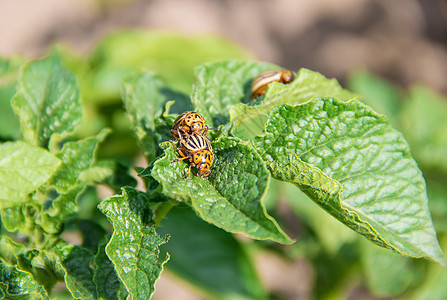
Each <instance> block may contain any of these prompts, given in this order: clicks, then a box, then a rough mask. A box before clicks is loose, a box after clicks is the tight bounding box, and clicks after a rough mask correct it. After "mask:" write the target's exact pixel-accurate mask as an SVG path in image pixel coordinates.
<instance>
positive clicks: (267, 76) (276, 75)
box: [251, 69, 295, 101]
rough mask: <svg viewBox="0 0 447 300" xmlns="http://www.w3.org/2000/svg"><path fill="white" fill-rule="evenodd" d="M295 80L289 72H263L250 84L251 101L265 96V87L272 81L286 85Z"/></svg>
mask: <svg viewBox="0 0 447 300" xmlns="http://www.w3.org/2000/svg"><path fill="white" fill-rule="evenodd" d="M294 79H295V75H293V72H292V71H290V70H286V69H283V70H269V71H264V72H262V73H261V74H259V75H258V76H256V78H255V79H254V80H253V82H252V84H251V92H252V97H251V101H253V100H254V99H256V98H258V97H259V96H262V95H264V94H265V91H266V90H267V86H268V85H269V84H270V83H272V82H273V81H276V82H279V83H283V84H288V83H291V82H292V81H293V80H294Z"/></svg>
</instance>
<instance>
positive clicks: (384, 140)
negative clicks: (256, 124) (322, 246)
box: [254, 99, 446, 265]
mask: <svg viewBox="0 0 447 300" xmlns="http://www.w3.org/2000/svg"><path fill="white" fill-rule="evenodd" d="M254 144H255V146H256V147H257V149H259V151H260V153H261V155H262V157H263V158H264V160H265V161H266V162H267V164H268V166H269V168H270V169H271V171H272V174H273V176H274V177H275V178H277V179H280V180H284V181H288V182H292V183H294V184H295V185H297V186H298V187H299V188H300V189H301V190H303V191H304V192H305V193H306V194H307V195H308V196H309V197H310V198H311V199H312V200H314V201H315V202H317V203H318V204H319V205H320V206H322V207H323V208H324V209H325V210H327V211H328V212H329V213H330V214H332V215H333V216H334V217H335V218H337V219H338V220H339V221H341V222H343V223H344V224H345V225H347V226H349V227H350V228H351V229H353V230H355V231H357V232H359V233H361V234H363V235H364V236H366V237H367V238H368V239H370V240H371V241H373V242H374V243H376V244H378V245H379V246H382V247H385V248H389V249H391V250H394V251H396V252H398V253H400V254H404V255H408V256H413V257H427V258H431V259H433V260H435V261H437V262H439V263H441V264H443V265H446V261H445V259H444V257H443V254H442V251H441V249H440V247H439V244H438V242H437V238H436V232H435V231H434V228H433V224H432V220H431V217H430V212H429V211H428V205H427V194H426V186H425V182H424V179H423V177H422V174H421V171H420V170H419V169H418V167H417V165H416V162H415V161H414V160H413V158H412V157H411V154H410V152H409V148H408V145H407V143H406V142H405V140H404V139H403V137H402V135H401V134H400V133H399V132H397V131H396V130H394V129H392V128H391V126H390V124H389V122H388V120H387V119H385V118H384V117H383V116H381V115H378V114H376V113H375V112H374V111H372V110H371V109H370V108H369V107H367V106H365V105H363V104H362V103H361V102H360V101H357V100H353V101H349V102H343V101H340V100H334V99H315V100H313V101H310V102H308V103H305V104H302V105H297V106H295V107H293V106H289V105H281V106H278V107H276V108H275V109H274V110H273V111H272V113H271V115H270V119H269V121H268V123H267V125H266V128H265V135H264V136H260V137H256V138H255V141H254Z"/></svg>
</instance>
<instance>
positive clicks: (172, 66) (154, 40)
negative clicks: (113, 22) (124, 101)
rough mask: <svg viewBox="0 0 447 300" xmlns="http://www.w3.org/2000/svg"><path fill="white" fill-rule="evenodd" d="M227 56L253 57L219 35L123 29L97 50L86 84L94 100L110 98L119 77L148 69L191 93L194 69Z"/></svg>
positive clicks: (103, 42)
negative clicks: (103, 96)
mask: <svg viewBox="0 0 447 300" xmlns="http://www.w3.org/2000/svg"><path fill="white" fill-rule="evenodd" d="M228 57H231V58H242V59H247V58H250V57H251V55H249V54H248V52H247V51H246V50H244V49H242V48H240V47H239V46H237V45H236V44H234V43H232V42H229V41H228V40H227V39H224V38H222V37H219V36H213V35H202V36H186V35H184V34H178V33H173V32H166V31H147V30H134V29H133V30H121V31H118V32H116V33H113V34H111V35H109V36H107V37H106V38H105V39H103V40H102V41H101V43H100V44H99V45H98V47H97V48H96V49H95V50H94V53H93V55H92V58H91V64H92V65H94V66H98V67H97V68H96V69H94V70H93V71H94V72H91V74H88V75H90V76H87V78H86V79H85V84H86V85H88V86H87V87H89V86H90V87H89V88H88V89H87V90H93V91H95V92H96V93H95V94H92V95H91V96H92V98H95V97H94V96H101V94H102V95H106V96H108V97H109V98H110V96H111V95H112V94H115V95H118V94H119V90H116V87H117V86H119V82H120V76H122V75H123V74H126V73H129V72H130V71H132V70H135V69H145V70H153V71H154V72H156V73H157V74H158V75H159V76H160V77H161V79H163V80H164V81H166V82H167V83H169V85H170V86H172V87H173V88H174V89H175V90H179V91H181V92H183V93H185V94H189V93H190V91H191V85H192V83H193V73H192V70H193V68H194V66H196V65H199V64H202V63H205V62H208V61H212V60H216V59H221V58H228ZM114 74H117V75H115V76H114ZM92 85H94V86H93V87H91V86H92ZM99 92H101V94H99V95H98V93H99ZM107 92H108V93H107ZM96 98H97V97H96Z"/></svg>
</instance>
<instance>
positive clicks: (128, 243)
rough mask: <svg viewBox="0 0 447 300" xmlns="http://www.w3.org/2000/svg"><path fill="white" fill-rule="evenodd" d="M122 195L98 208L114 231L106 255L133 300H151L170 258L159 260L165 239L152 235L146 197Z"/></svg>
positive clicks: (132, 192)
mask: <svg viewBox="0 0 447 300" xmlns="http://www.w3.org/2000/svg"><path fill="white" fill-rule="evenodd" d="M122 191H123V194H122V195H116V196H112V197H110V198H108V199H106V200H104V201H102V202H101V203H100V204H99V206H98V208H99V209H100V210H101V211H102V212H103V213H104V214H105V215H106V216H107V218H108V219H109V220H110V221H111V222H112V224H113V228H114V231H113V235H112V237H111V239H110V241H109V243H108V244H107V246H106V253H107V256H108V257H109V259H110V260H111V261H112V263H113V264H114V265H115V270H116V272H117V274H118V277H119V278H120V280H121V282H122V283H123V284H124V285H125V286H126V288H127V291H128V292H129V294H130V295H131V296H132V299H150V297H151V295H152V294H153V293H154V291H155V282H156V280H157V279H158V277H159V276H160V274H161V272H162V271H163V265H164V264H165V263H166V262H167V260H168V258H169V256H168V257H167V258H166V259H164V260H162V259H160V257H159V253H160V250H159V247H160V246H161V245H163V244H164V243H166V242H167V240H168V237H161V236H159V235H158V234H157V232H156V231H155V226H154V223H153V219H152V210H151V209H150V208H149V200H148V198H147V194H145V193H142V192H139V191H137V190H135V189H133V188H129V187H127V188H123V189H122Z"/></svg>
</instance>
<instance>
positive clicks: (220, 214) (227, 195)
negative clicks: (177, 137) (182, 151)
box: [151, 138, 292, 244]
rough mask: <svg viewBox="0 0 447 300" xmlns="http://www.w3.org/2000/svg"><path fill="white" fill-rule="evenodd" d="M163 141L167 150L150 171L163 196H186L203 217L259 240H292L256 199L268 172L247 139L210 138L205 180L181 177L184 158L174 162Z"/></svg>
mask: <svg viewBox="0 0 447 300" xmlns="http://www.w3.org/2000/svg"><path fill="white" fill-rule="evenodd" d="M162 146H163V147H165V153H166V155H165V156H164V157H163V158H161V159H159V160H157V161H156V162H155V164H154V166H153V169H152V171H151V176H152V177H154V178H155V179H156V180H157V181H158V182H159V183H160V184H161V185H162V186H163V193H164V194H165V195H166V196H168V197H170V198H172V199H176V200H179V201H184V202H186V203H187V204H188V205H190V206H191V207H192V208H193V209H194V210H195V212H196V213H197V214H198V215H199V216H200V217H201V218H202V219H203V220H205V221H207V222H209V223H211V224H214V225H216V226H217V227H220V228H222V229H224V230H226V231H229V232H236V233H245V234H246V235H248V236H249V237H251V238H255V239H259V240H265V239H271V240H274V241H277V242H280V243H284V244H288V243H291V242H292V241H291V240H290V238H289V237H287V235H286V234H285V233H284V232H283V231H282V230H281V229H280V228H279V226H278V224H277V223H276V222H275V220H274V219H273V218H272V217H270V216H269V215H268V214H267V212H266V211H265V208H264V205H263V204H262V202H261V199H262V197H263V196H264V194H265V191H266V189H267V187H268V183H269V180H270V173H269V171H268V170H267V168H266V167H265V165H264V162H263V161H262V159H261V157H259V155H258V153H257V152H256V150H254V149H253V148H252V147H251V146H249V145H248V144H247V143H242V142H238V140H237V139H231V138H221V139H220V140H219V141H217V142H215V143H214V144H213V148H214V153H215V161H214V164H213V166H212V168H211V175H210V176H209V179H208V180H204V179H201V178H200V177H197V176H194V175H191V176H190V177H189V178H188V179H186V180H185V179H183V177H184V176H185V175H186V171H187V165H186V163H173V162H172V161H173V159H175V158H178V153H177V151H176V150H175V148H174V147H173V146H172V145H171V144H169V143H167V142H166V143H164V144H162Z"/></svg>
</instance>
